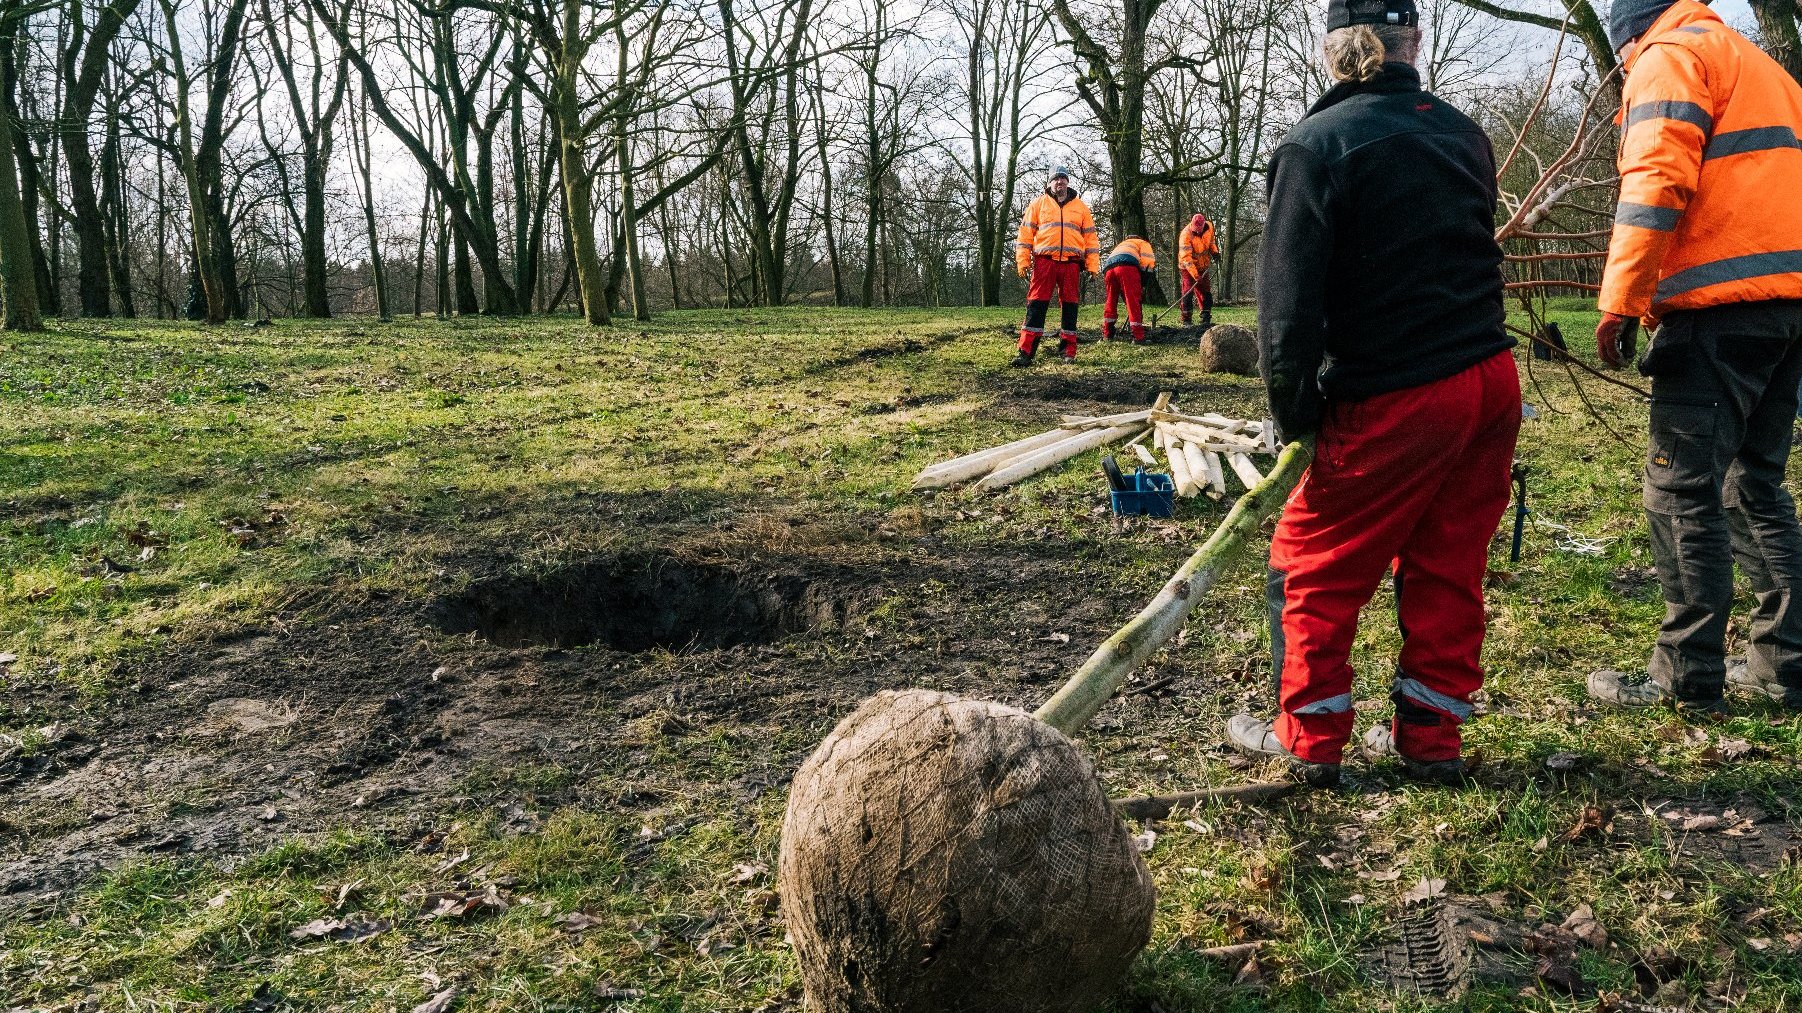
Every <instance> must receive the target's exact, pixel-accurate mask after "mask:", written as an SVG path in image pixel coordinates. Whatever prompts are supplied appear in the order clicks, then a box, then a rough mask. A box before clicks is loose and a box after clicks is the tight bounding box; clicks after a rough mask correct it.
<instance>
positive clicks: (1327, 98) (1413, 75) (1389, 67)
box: [1304, 63, 1420, 118]
mask: <svg viewBox="0 0 1802 1013" xmlns="http://www.w3.org/2000/svg"><path fill="white" fill-rule="evenodd" d="M1419 90H1420V71H1418V70H1415V69H1414V68H1413V67H1411V66H1409V65H1408V64H1405V63H1385V64H1383V69H1382V70H1380V71H1378V72H1377V76H1376V77H1373V78H1371V79H1370V80H1368V81H1341V82H1339V83H1338V84H1336V85H1334V86H1333V87H1331V88H1329V89H1328V90H1327V93H1326V94H1325V95H1322V96H1320V100H1319V101H1317V102H1315V103H1314V104H1313V105H1312V106H1310V107H1309V108H1308V116H1312V115H1314V114H1315V113H1318V112H1321V111H1322V110H1325V109H1330V108H1332V107H1333V106H1336V105H1338V104H1339V103H1341V102H1344V101H1345V100H1346V99H1348V98H1351V97H1352V96H1353V95H1362V94H1364V93H1365V92H1369V93H1371V94H1373V95H1393V94H1397V93H1400V92H1410V91H1419ZM1304 118H1305V117H1304Z"/></svg>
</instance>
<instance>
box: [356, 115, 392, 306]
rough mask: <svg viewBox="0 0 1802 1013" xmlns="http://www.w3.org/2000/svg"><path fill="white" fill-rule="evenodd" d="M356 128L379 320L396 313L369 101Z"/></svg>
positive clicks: (357, 154) (357, 156)
mask: <svg viewBox="0 0 1802 1013" xmlns="http://www.w3.org/2000/svg"><path fill="white" fill-rule="evenodd" d="M358 112H359V115H358V116H357V122H356V125H355V128H354V129H353V130H352V131H351V135H350V136H351V143H352V144H353V145H355V147H356V150H355V151H353V152H352V155H353V156H354V157H355V159H356V163H357V173H358V175H360V176H361V177H362V180H363V229H364V235H365V237H366V238H367V239H368V241H369V277H370V281H371V282H372V283H373V284H374V285H375V315H376V319H378V320H383V321H386V320H392V319H393V314H392V313H391V312H390V310H389V308H388V269H387V267H386V266H384V265H383V263H382V237H381V233H380V231H379V230H378V229H377V227H376V220H375V180H374V178H373V173H372V172H371V168H370V163H371V162H373V161H374V154H373V152H371V150H370V147H369V107H368V105H367V101H365V105H364V106H363V108H362V109H360V110H359V111H358Z"/></svg>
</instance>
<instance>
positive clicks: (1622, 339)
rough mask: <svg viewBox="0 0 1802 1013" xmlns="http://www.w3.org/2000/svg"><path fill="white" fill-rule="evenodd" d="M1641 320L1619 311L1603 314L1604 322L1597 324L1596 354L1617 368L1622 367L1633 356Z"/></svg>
mask: <svg viewBox="0 0 1802 1013" xmlns="http://www.w3.org/2000/svg"><path fill="white" fill-rule="evenodd" d="M1638 335H1639V321H1638V320H1637V319H1636V318H1633V317H1623V316H1621V315H1620V314H1618V313H1604V314H1602V322H1601V323H1599V324H1597V325H1596V355H1598V356H1600V357H1601V359H1602V361H1603V362H1605V363H1607V364H1608V365H1610V366H1613V367H1614V368H1615V369H1620V368H1621V367H1622V366H1625V365H1626V364H1627V360H1628V359H1631V358H1632V357H1633V353H1634V351H1635V350H1636V348H1637V345H1638V342H1637V341H1636V340H1635V339H1636V338H1637V337H1638Z"/></svg>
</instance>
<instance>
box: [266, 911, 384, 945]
mask: <svg viewBox="0 0 1802 1013" xmlns="http://www.w3.org/2000/svg"><path fill="white" fill-rule="evenodd" d="M391 927H392V926H391V925H390V924H389V923H388V922H386V921H383V920H381V919H379V918H370V917H369V916H368V915H351V916H350V917H349V918H348V919H340V918H316V919H314V920H312V921H310V922H308V923H306V924H305V925H302V926H301V927H299V928H297V929H295V930H293V931H292V932H289V933H288V938H289V939H330V940H332V941H333V942H339V943H355V942H361V941H363V940H365V939H372V938H374V937H376V936H379V935H381V934H382V933H384V932H386V931H388V929H389V928H391Z"/></svg>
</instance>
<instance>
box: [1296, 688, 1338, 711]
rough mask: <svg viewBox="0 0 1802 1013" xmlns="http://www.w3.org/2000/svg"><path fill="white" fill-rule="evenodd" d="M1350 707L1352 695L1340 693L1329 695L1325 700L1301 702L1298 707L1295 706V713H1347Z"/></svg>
mask: <svg viewBox="0 0 1802 1013" xmlns="http://www.w3.org/2000/svg"><path fill="white" fill-rule="evenodd" d="M1351 709H1352V695H1351V694H1350V693H1341V694H1339V695H1338V696H1329V697H1327V698H1326V699H1325V700H1316V701H1314V702H1313V703H1309V704H1303V705H1301V706H1300V707H1297V708H1295V713H1296V714H1347V713H1350V711H1351Z"/></svg>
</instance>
